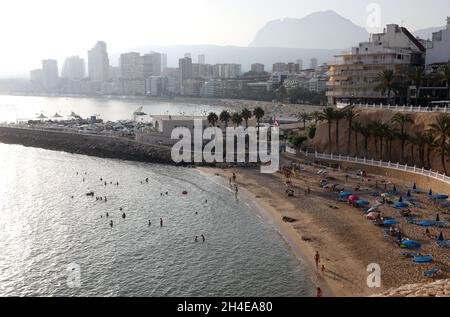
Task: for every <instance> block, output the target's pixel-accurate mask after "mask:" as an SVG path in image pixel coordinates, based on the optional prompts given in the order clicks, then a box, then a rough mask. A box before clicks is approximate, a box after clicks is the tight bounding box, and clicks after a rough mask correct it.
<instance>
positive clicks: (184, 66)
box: [178, 57, 192, 80]
mask: <svg viewBox="0 0 450 317" xmlns="http://www.w3.org/2000/svg"><path fill="white" fill-rule="evenodd" d="M178 66H179V69H180V79H181V80H186V79H190V78H192V59H191V58H190V57H185V58H180V60H179V62H178Z"/></svg>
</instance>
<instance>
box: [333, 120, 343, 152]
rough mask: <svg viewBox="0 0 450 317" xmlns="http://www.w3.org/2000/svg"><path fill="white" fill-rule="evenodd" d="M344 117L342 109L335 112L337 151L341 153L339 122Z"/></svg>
mask: <svg viewBox="0 0 450 317" xmlns="http://www.w3.org/2000/svg"><path fill="white" fill-rule="evenodd" d="M343 118H344V113H342V112H340V111H335V112H334V121H336V153H337V154H340V147H339V122H340V121H341V120H342V119H343Z"/></svg>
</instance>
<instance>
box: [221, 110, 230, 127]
mask: <svg viewBox="0 0 450 317" xmlns="http://www.w3.org/2000/svg"><path fill="white" fill-rule="evenodd" d="M219 119H220V121H222V122H223V123H225V128H227V127H228V122H230V120H231V115H230V113H229V112H228V111H226V110H224V111H222V112H221V113H220V115H219Z"/></svg>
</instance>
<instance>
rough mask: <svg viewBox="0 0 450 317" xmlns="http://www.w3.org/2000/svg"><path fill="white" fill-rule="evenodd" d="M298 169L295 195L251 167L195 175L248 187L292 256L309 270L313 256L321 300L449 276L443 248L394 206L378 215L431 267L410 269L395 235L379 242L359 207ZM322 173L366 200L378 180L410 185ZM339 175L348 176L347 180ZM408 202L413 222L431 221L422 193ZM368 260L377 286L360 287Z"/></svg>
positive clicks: (311, 170) (378, 231)
mask: <svg viewBox="0 0 450 317" xmlns="http://www.w3.org/2000/svg"><path fill="white" fill-rule="evenodd" d="M288 159H291V158H289V157H284V160H285V161H286V160H288ZM282 160H283V159H282ZM300 163H301V162H300ZM303 168H304V170H302V172H300V173H299V174H298V175H296V177H294V178H293V179H292V185H293V187H294V191H295V197H288V196H287V194H286V192H285V191H286V189H287V187H286V182H285V178H284V176H283V175H282V174H281V173H276V174H260V172H259V169H251V168H239V169H225V170H222V169H213V168H200V171H202V172H205V173H209V174H213V175H217V176H220V177H223V178H224V179H225V181H226V183H227V184H228V180H229V178H230V177H231V176H232V173H233V172H235V173H236V175H237V179H236V183H237V185H238V186H239V187H240V188H241V190H240V191H242V188H245V189H246V190H248V192H249V198H251V199H253V200H254V201H255V202H256V203H257V204H258V205H259V206H261V207H262V208H264V209H265V210H266V211H267V212H268V214H269V215H270V216H271V217H272V219H273V221H274V224H275V225H276V227H277V229H278V230H279V231H280V233H281V234H282V236H283V237H284V238H285V240H286V241H287V242H288V244H289V245H290V246H291V248H292V249H293V251H294V253H295V250H297V252H298V254H302V255H303V257H304V258H305V259H306V261H307V262H308V263H309V264H310V266H311V267H312V268H314V269H315V263H314V254H315V252H316V251H319V253H320V255H321V259H322V261H321V264H324V265H325V273H324V274H322V272H321V271H320V269H317V270H315V271H316V277H315V278H316V279H317V283H318V284H317V285H325V286H324V287H325V289H326V288H327V286H329V289H330V291H331V294H325V295H335V296H368V295H373V294H379V293H381V292H383V291H386V290H387V289H389V288H391V287H399V286H402V285H405V284H411V283H419V282H430V281H432V279H430V278H426V277H423V275H422V273H423V272H424V271H427V270H430V269H432V268H435V267H439V268H441V270H442V272H443V273H442V274H441V276H439V278H448V277H449V276H450V274H449V272H450V270H449V266H448V265H449V264H450V263H449V261H448V260H446V255H448V253H449V252H448V251H447V250H448V249H447V250H446V249H442V248H439V247H438V246H437V245H436V243H435V242H434V241H432V240H430V239H428V238H426V237H424V235H423V232H424V230H425V229H424V228H421V227H418V226H416V225H412V224H407V223H406V221H405V220H404V219H402V217H401V215H400V212H399V211H398V210H396V209H394V208H391V207H387V206H383V207H381V208H380V211H382V212H383V216H385V217H392V218H395V219H397V220H399V221H401V224H400V225H399V228H400V229H401V231H402V232H403V233H404V234H405V235H406V236H407V237H408V238H411V239H414V240H416V241H419V242H421V243H422V244H423V248H422V250H421V253H422V254H433V256H434V257H435V262H434V263H429V264H415V263H413V262H412V260H411V259H408V258H405V257H404V256H403V255H402V254H401V252H402V251H405V250H403V249H400V248H399V247H398V246H397V245H396V244H395V238H392V237H386V236H385V235H384V232H383V230H382V227H379V226H376V225H374V224H373V223H372V222H371V221H369V220H367V218H366V215H365V214H364V213H363V212H361V210H360V209H357V208H354V207H352V206H350V205H347V204H345V203H337V201H336V198H337V197H338V193H337V192H329V191H327V190H324V189H323V188H321V187H320V184H319V182H320V179H321V178H322V176H320V175H318V174H317V171H318V170H319V169H320V168H319V167H312V166H303ZM328 175H329V176H333V177H335V178H336V181H335V183H339V184H341V185H343V186H344V188H345V190H348V191H354V189H355V187H356V186H357V185H358V184H360V186H361V190H360V191H358V192H356V194H357V195H358V196H360V197H361V199H367V200H369V201H370V202H371V203H373V202H375V200H377V199H378V198H374V197H372V196H370V195H369V193H372V192H373V191H376V190H377V191H379V192H384V188H383V185H381V181H382V180H388V181H390V182H392V184H395V185H396V186H397V188H398V189H399V190H401V191H402V192H403V193H404V194H405V193H406V191H407V189H408V188H410V187H412V183H411V184H405V183H402V182H401V181H398V180H395V179H386V178H385V177H380V176H373V177H370V175H369V177H370V178H366V179H364V182H361V179H360V178H359V177H357V176H356V173H355V172H354V171H348V172H347V173H344V172H340V171H332V170H330V171H329V174H328ZM345 175H349V176H350V178H349V181H348V182H346V180H345ZM375 180H378V182H379V187H381V188H378V189H376V188H375ZM412 182H413V180H412ZM390 186H392V185H390ZM308 187H310V189H311V193H310V194H309V195H308V194H307V193H306V189H307V188H308ZM388 190H389V188H388ZM416 198H417V200H418V201H419V203H420V204H421V205H422V207H423V208H421V209H419V208H411V209H412V211H413V213H414V214H417V215H419V216H420V218H419V219H420V220H434V218H435V217H436V208H435V207H434V206H433V205H432V203H431V202H430V201H429V200H428V198H427V197H426V195H425V194H424V195H417V197H416ZM330 207H337V209H335V208H330ZM283 217H288V218H291V219H292V220H293V222H285V221H283ZM441 217H442V218H443V219H442V220H446V218H447V217H448V215H446V214H441ZM430 231H431V233H432V234H434V235H437V234H439V232H440V231H443V232H444V234H445V236H446V237H447V238H448V237H450V230H449V229H448V228H446V229H439V228H430ZM303 257H302V256H301V257H300V258H303ZM371 263H376V264H379V265H380V267H381V284H382V285H381V288H373V289H371V288H369V287H368V286H367V282H366V281H367V277H368V275H369V274H370V273H369V272H367V266H368V265H369V264H371Z"/></svg>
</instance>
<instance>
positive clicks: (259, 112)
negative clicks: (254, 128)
mask: <svg viewBox="0 0 450 317" xmlns="http://www.w3.org/2000/svg"><path fill="white" fill-rule="evenodd" d="M253 115H254V116H255V117H256V122H257V124H258V140H259V123H260V121H261V119H262V118H263V117H264V110H263V108H261V107H257V108H256V109H255V110H253Z"/></svg>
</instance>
